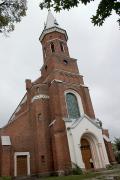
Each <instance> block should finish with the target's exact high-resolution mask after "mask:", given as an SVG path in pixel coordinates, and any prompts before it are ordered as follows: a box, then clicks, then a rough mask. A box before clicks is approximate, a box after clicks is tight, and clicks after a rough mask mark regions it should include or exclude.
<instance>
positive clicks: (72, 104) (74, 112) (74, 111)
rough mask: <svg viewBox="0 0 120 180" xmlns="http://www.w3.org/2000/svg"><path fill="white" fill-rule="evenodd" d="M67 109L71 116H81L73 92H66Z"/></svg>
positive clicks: (73, 117)
mask: <svg viewBox="0 0 120 180" xmlns="http://www.w3.org/2000/svg"><path fill="white" fill-rule="evenodd" d="M66 101H67V109H68V115H69V118H72V119H76V118H79V117H80V111H79V107H78V102H77V98H76V96H75V95H74V94H73V93H67V94H66Z"/></svg>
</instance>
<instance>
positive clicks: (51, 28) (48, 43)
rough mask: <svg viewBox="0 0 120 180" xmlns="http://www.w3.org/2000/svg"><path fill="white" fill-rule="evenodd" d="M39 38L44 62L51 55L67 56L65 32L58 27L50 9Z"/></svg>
mask: <svg viewBox="0 0 120 180" xmlns="http://www.w3.org/2000/svg"><path fill="white" fill-rule="evenodd" d="M39 39H40V42H41V43H42V48H43V58H44V62H46V61H47V60H48V57H50V56H51V55H62V56H64V57H69V51H68V47H67V40H68V36H67V33H66V31H65V30H64V29H62V28H60V26H59V24H58V23H57V21H56V19H55V18H54V16H53V15H52V13H51V11H49V12H48V16H47V21H46V24H45V25H44V30H43V32H42V34H41V36H40V38H39Z"/></svg>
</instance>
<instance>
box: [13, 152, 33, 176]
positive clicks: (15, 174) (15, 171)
mask: <svg viewBox="0 0 120 180" xmlns="http://www.w3.org/2000/svg"><path fill="white" fill-rule="evenodd" d="M17 156H27V175H28V176H29V175H30V153H29V152H15V153H14V176H17Z"/></svg>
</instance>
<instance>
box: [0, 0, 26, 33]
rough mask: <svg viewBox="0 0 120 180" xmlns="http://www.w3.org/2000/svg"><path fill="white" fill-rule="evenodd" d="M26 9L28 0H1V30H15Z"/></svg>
mask: <svg viewBox="0 0 120 180" xmlns="http://www.w3.org/2000/svg"><path fill="white" fill-rule="evenodd" d="M26 10H27V8H26V0H0V32H10V31H13V30H14V25H15V23H17V22H20V21H21V17H23V16H25V15H26Z"/></svg>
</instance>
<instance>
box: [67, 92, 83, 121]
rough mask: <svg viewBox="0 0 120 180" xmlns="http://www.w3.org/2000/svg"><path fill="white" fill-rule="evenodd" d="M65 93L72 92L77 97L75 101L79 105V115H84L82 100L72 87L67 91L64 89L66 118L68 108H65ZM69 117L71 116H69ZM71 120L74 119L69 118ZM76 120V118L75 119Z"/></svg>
mask: <svg viewBox="0 0 120 180" xmlns="http://www.w3.org/2000/svg"><path fill="white" fill-rule="evenodd" d="M67 93H73V94H74V95H75V96H76V98H77V102H78V107H79V112H80V116H83V115H84V109H83V104H82V100H81V97H80V95H79V94H78V93H77V92H76V91H74V90H72V89H69V90H67V91H65V93H64V94H65V102H66V109H67V115H68V118H69V113H68V108H67V101H66V94H67ZM70 119H71V118H70ZM71 120H74V119H71ZM75 120H76V119H75Z"/></svg>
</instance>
